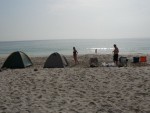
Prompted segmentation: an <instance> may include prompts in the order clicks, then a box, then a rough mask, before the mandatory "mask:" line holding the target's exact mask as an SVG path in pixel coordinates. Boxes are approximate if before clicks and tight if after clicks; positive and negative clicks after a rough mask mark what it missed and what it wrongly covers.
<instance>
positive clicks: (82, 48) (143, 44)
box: [0, 38, 150, 56]
mask: <svg viewBox="0 0 150 113" xmlns="http://www.w3.org/2000/svg"><path fill="white" fill-rule="evenodd" d="M113 44H117V46H118V48H119V50H120V54H135V53H141V54H149V53H150V39H148V38H147V39H143V38H141V39H62V40H36V41H6V42H0V56H8V55H9V54H11V53H12V52H14V51H23V52H24V53H26V54H27V55H29V56H49V55H50V54H51V53H53V52H58V53H60V54H64V55H72V48H73V47H76V49H77V51H78V54H93V53H95V49H97V52H98V54H112V51H113Z"/></svg>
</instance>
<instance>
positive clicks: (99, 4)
mask: <svg viewBox="0 0 150 113" xmlns="http://www.w3.org/2000/svg"><path fill="white" fill-rule="evenodd" d="M149 5H150V0H0V41H4V40H40V39H86V38H88V39H89V38H90V39H101V38H103V39H104V38H149V37H150V7H149Z"/></svg>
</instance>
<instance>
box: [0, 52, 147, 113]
mask: <svg viewBox="0 0 150 113" xmlns="http://www.w3.org/2000/svg"><path fill="white" fill-rule="evenodd" d="M124 56H126V57H127V58H128V59H129V62H128V66H127V67H112V66H110V67H104V66H101V63H102V62H106V63H110V62H112V55H110V54H108V55H107V54H105V55H99V54H97V55H96V54H86V55H80V56H79V57H78V60H79V64H77V65H74V61H73V58H72V56H65V57H66V58H67V60H68V62H69V66H68V67H66V68H43V66H44V63H45V61H46V59H47V57H31V60H32V62H33V64H34V65H33V66H31V67H28V68H25V69H6V70H2V71H1V72H0V113H150V64H149V61H150V55H147V60H148V62H147V63H137V64H134V63H132V58H133V55H124ZM139 56H140V55H139ZM94 57H96V58H98V61H99V66H98V67H95V68H91V67H90V66H89V59H90V58H94ZM5 59H6V58H4V57H1V58H0V67H1V66H2V64H3V63H4V61H5Z"/></svg>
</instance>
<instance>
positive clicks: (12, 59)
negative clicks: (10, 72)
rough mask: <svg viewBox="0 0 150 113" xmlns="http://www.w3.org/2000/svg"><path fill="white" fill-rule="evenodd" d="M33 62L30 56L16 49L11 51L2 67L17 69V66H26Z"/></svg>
mask: <svg viewBox="0 0 150 113" xmlns="http://www.w3.org/2000/svg"><path fill="white" fill-rule="evenodd" d="M32 65H33V64H32V62H31V60H30V58H29V57H28V56H27V55H26V54H25V53H23V52H21V51H16V52H13V53H11V54H10V55H9V56H8V58H7V59H6V61H5V62H4V64H3V66H2V68H11V69H17V68H25V67H29V66H32Z"/></svg>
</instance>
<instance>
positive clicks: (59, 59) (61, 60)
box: [44, 52, 68, 68]
mask: <svg viewBox="0 0 150 113" xmlns="http://www.w3.org/2000/svg"><path fill="white" fill-rule="evenodd" d="M66 66H68V61H67V59H66V58H65V57H64V56H63V55H60V54H59V53H57V52H55V53H52V54H51V55H50V56H49V57H48V58H47V60H46V62H45V64H44V68H64V67H66Z"/></svg>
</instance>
